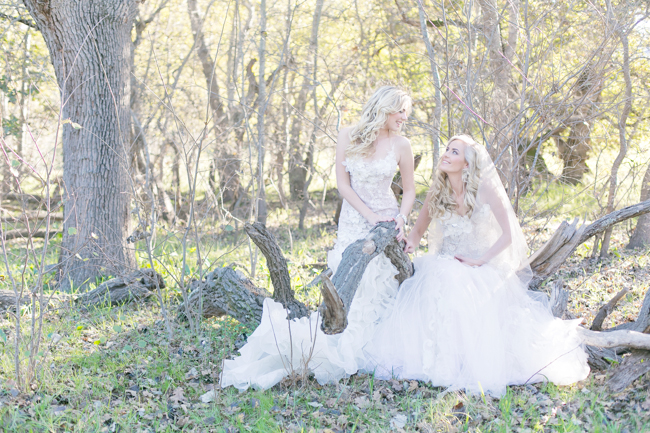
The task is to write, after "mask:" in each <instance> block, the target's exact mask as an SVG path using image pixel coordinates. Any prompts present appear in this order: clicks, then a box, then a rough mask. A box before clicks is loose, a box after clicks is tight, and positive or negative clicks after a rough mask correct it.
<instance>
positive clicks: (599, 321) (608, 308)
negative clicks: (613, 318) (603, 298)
mask: <svg viewBox="0 0 650 433" xmlns="http://www.w3.org/2000/svg"><path fill="white" fill-rule="evenodd" d="M629 291H630V288H629V287H625V288H624V289H623V290H621V291H619V292H618V293H617V294H616V295H615V296H614V297H613V298H612V299H611V300H610V301H609V302H608V303H607V304H605V305H603V306H602V307H600V310H598V314H596V317H594V321H593V323H592V324H591V328H589V329H591V330H592V331H602V330H603V322H604V321H605V319H606V318H607V316H609V315H610V314H611V312H612V311H614V307H616V304H618V301H620V300H621V299H622V298H623V296H625V295H626V294H627V292H629Z"/></svg>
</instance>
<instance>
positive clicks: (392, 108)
mask: <svg viewBox="0 0 650 433" xmlns="http://www.w3.org/2000/svg"><path fill="white" fill-rule="evenodd" d="M411 104H412V103H411V97H410V96H409V95H408V93H406V92H405V91H404V90H402V89H400V88H399V87H395V86H383V87H380V88H379V89H377V90H376V91H375V93H373V94H372V96H371V97H370V99H368V102H366V103H365V105H364V106H363V109H362V110H361V118H360V119H359V123H357V125H356V126H355V127H354V128H352V131H351V132H350V145H349V146H348V148H347V149H346V150H345V154H346V156H348V157H361V158H366V157H368V156H371V155H372V154H373V153H374V147H373V145H372V143H373V142H374V141H375V140H376V139H377V135H378V134H379V130H380V129H381V128H382V127H383V126H384V125H385V124H386V121H387V120H388V116H389V115H391V114H394V113H397V112H398V111H401V110H406V112H407V113H410V111H411Z"/></svg>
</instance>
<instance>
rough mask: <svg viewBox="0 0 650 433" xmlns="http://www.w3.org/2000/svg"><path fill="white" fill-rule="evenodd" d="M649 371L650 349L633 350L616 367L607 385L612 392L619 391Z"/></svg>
mask: <svg viewBox="0 0 650 433" xmlns="http://www.w3.org/2000/svg"><path fill="white" fill-rule="evenodd" d="M649 371H650V351H648V350H633V351H632V352H631V353H630V354H629V355H628V356H626V357H625V359H623V362H621V363H620V364H619V366H618V367H616V370H614V374H612V376H611V377H610V378H609V381H608V382H607V385H608V386H609V389H611V390H612V391H613V392H621V391H623V390H624V389H625V388H627V387H628V386H629V385H630V384H631V383H632V382H634V381H635V380H636V379H638V378H639V377H641V376H642V375H644V374H646V373H647V372H649Z"/></svg>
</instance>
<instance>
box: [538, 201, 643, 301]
mask: <svg viewBox="0 0 650 433" xmlns="http://www.w3.org/2000/svg"><path fill="white" fill-rule="evenodd" d="M648 212H650V200H646V201H644V202H641V203H637V204H635V205H632V206H628V207H626V208H623V209H620V210H617V211H615V212H612V213H610V214H607V215H605V216H604V217H602V218H599V219H598V220H596V221H594V222H593V223H591V224H589V225H588V226H585V225H582V226H578V219H577V218H576V219H574V221H573V223H571V224H569V223H567V222H566V221H563V222H562V224H560V227H558V229H557V230H556V231H555V233H554V234H553V236H551V238H550V239H549V240H548V241H547V242H546V243H545V244H544V245H543V246H542V247H541V248H540V249H539V250H537V251H536V252H535V253H534V254H533V255H532V256H530V258H529V259H528V263H529V264H530V267H531V269H532V270H533V272H534V274H535V275H534V277H533V280H532V281H531V283H530V287H531V288H532V289H535V288H537V287H539V286H540V285H541V283H542V282H544V280H546V279H547V278H548V277H549V276H551V275H552V274H554V273H555V271H557V270H558V269H559V268H560V266H562V265H563V264H564V262H565V261H566V259H567V258H569V256H570V255H571V254H573V252H574V251H575V249H576V248H578V246H579V245H581V244H583V243H584V242H586V241H587V240H589V238H591V237H592V236H594V235H596V234H598V233H601V232H603V231H605V230H607V229H608V228H609V227H611V226H613V225H615V224H618V223H620V222H621V221H625V220H627V219H629V218H634V217H637V216H639V215H643V214H646V213H648Z"/></svg>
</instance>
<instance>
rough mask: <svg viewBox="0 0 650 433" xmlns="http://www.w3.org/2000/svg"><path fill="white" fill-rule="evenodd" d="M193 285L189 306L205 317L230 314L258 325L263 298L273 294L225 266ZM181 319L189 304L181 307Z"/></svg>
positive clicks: (245, 321) (243, 321) (237, 318)
mask: <svg viewBox="0 0 650 433" xmlns="http://www.w3.org/2000/svg"><path fill="white" fill-rule="evenodd" d="M190 288H191V289H192V291H191V292H190V296H189V299H188V306H187V308H189V309H190V310H191V311H197V312H198V311H201V313H202V316H203V317H204V318H208V317H221V316H225V315H229V316H231V317H233V318H234V319H236V320H238V321H239V322H241V323H246V324H250V325H254V326H257V325H258V324H259V323H260V322H261V321H262V306H263V304H264V299H266V298H269V297H271V294H270V293H269V292H267V291H266V290H264V289H261V288H258V287H255V285H254V284H253V283H252V282H251V281H250V280H249V279H247V278H245V277H243V276H241V275H240V274H239V273H238V272H237V271H235V270H234V269H233V268H231V267H229V266H226V267H224V268H219V269H216V270H214V271H212V272H210V273H209V274H208V275H207V276H206V277H205V279H204V280H203V281H200V282H199V281H195V282H194V283H193V284H192V285H191V286H190ZM178 311H179V314H178V318H179V319H184V318H185V317H186V316H185V311H186V307H185V305H184V304H181V305H180V306H179V308H178Z"/></svg>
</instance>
